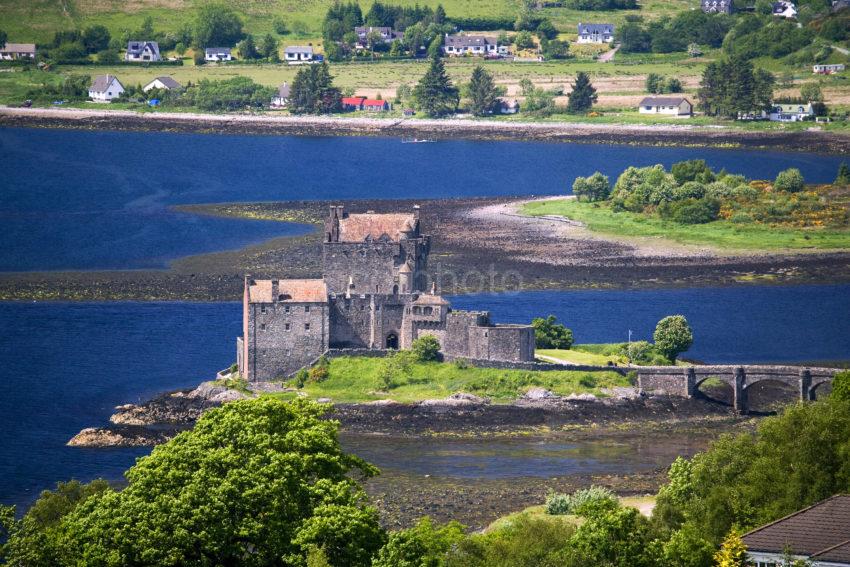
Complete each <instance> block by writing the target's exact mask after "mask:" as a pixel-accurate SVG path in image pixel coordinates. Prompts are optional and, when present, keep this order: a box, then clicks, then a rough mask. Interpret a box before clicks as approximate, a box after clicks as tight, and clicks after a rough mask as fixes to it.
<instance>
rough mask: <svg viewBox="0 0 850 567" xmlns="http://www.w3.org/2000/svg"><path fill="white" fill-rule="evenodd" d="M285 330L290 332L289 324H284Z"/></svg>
mask: <svg viewBox="0 0 850 567" xmlns="http://www.w3.org/2000/svg"><path fill="white" fill-rule="evenodd" d="M283 330H284V331H288V330H289V323H286V324H284V326H283Z"/></svg>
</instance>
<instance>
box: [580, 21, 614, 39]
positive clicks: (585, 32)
mask: <svg viewBox="0 0 850 567" xmlns="http://www.w3.org/2000/svg"><path fill="white" fill-rule="evenodd" d="M612 41H614V25H613V24H582V23H579V25H578V40H577V41H576V43H611V42H612Z"/></svg>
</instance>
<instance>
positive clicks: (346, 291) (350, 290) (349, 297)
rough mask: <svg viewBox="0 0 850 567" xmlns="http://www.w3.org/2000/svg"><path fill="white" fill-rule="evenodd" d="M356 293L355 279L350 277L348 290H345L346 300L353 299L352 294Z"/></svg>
mask: <svg viewBox="0 0 850 567" xmlns="http://www.w3.org/2000/svg"><path fill="white" fill-rule="evenodd" d="M352 291H354V278H353V277H351V276H348V289H346V290H345V298H346V299H351V292H352Z"/></svg>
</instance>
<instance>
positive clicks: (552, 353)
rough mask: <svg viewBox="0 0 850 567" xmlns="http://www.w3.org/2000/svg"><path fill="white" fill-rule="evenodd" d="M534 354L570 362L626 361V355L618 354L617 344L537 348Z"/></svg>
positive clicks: (615, 362) (622, 362)
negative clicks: (567, 348)
mask: <svg viewBox="0 0 850 567" xmlns="http://www.w3.org/2000/svg"><path fill="white" fill-rule="evenodd" d="M603 347H605V348H603ZM536 355H537V356H538V357H540V356H543V357H550V358H557V359H558V360H564V361H566V362H570V363H572V364H594V365H598V366H606V365H607V364H608V363H609V362H611V363H613V364H626V363H627V362H628V361H627V360H626V357H625V356H622V355H621V354H620V345H619V344H614V345H591V344H588V345H573V346H572V348H570V350H564V349H537V351H536ZM544 360H545V359H544Z"/></svg>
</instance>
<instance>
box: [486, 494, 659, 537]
mask: <svg viewBox="0 0 850 567" xmlns="http://www.w3.org/2000/svg"><path fill="white" fill-rule="evenodd" d="M620 505H622V506H627V507H630V508H637V509H638V510H640V512H641V514H644V515H645V516H649V515H651V514H652V509H653V508H655V496H621V497H620ZM522 516H526V517H532V518H536V519H541V520H545V521H547V522H560V523H565V524H570V525H574V526H578V525H581V523H582V521H583V520H582V518H580V517H578V516H574V515H572V514H564V515H558V516H553V515H551V514H547V513H546V506H545V505H543V504H541V505H538V506H529V507H528V508H525V509H524V510H520V511H519V512H514V513H513V514H508V515H507V516H502V517H501V518H498V519H496V520H494V521H493V523H491V524H490V525H489V526H487V528H486V529H485V530H484V531H485V532H491V531H494V530H499V529H502V528H505V527H507V526H509V525H510V524H511V523H512V522H514V521H516V520H517V519H518V518H520V517H522Z"/></svg>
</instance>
